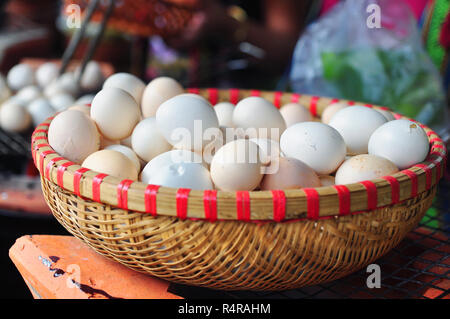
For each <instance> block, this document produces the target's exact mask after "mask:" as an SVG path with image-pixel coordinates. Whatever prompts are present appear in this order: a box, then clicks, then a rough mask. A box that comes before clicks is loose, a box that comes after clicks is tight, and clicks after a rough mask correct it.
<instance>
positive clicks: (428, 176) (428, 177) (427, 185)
mask: <svg viewBox="0 0 450 319" xmlns="http://www.w3.org/2000/svg"><path fill="white" fill-rule="evenodd" d="M415 167H418V168H421V169H422V170H423V171H424V172H425V176H426V180H425V189H426V190H428V189H430V187H431V179H432V176H431V169H430V168H429V167H428V166H427V165H425V164H417V165H416V166H415Z"/></svg>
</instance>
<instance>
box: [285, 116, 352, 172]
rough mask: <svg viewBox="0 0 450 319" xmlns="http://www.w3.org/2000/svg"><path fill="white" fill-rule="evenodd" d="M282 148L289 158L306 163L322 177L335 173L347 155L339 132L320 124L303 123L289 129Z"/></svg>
mask: <svg viewBox="0 0 450 319" xmlns="http://www.w3.org/2000/svg"><path fill="white" fill-rule="evenodd" d="M280 148H281V151H282V152H283V154H285V155H286V156H287V157H293V158H296V159H298V160H300V161H302V162H304V163H305V164H307V165H308V166H310V167H311V168H312V169H314V170H315V171H316V173H317V174H322V175H324V174H325V175H326V174H330V173H332V172H334V171H335V170H336V169H337V168H338V167H339V165H340V164H341V163H342V161H343V160H344V158H345V153H346V148H345V142H344V139H343V138H342V136H341V135H340V134H339V132H338V131H336V130H335V129H334V128H332V127H331V126H329V125H327V124H323V123H320V122H302V123H297V124H294V125H292V126H290V127H288V128H287V129H286V131H284V133H283V135H281V140H280Z"/></svg>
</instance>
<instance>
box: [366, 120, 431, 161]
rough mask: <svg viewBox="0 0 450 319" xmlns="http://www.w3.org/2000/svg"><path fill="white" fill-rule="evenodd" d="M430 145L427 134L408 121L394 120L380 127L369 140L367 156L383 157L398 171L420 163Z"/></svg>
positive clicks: (417, 125)
mask: <svg viewBox="0 0 450 319" xmlns="http://www.w3.org/2000/svg"><path fill="white" fill-rule="evenodd" d="M429 148H430V145H429V141H428V137H427V134H426V133H425V131H424V130H423V129H422V128H421V127H420V126H419V124H417V123H414V122H412V121H409V120H403V119H402V120H394V121H390V122H387V123H386V124H384V125H382V126H380V127H379V128H378V129H377V130H376V131H375V132H373V134H372V136H371V137H370V140H369V154H372V155H377V156H381V157H384V158H386V159H388V160H390V161H391V162H393V163H394V164H395V165H396V166H397V167H398V168H399V169H405V168H408V167H410V166H412V165H414V164H417V163H419V162H422V161H424V160H425V158H426V157H427V155H428V151H429Z"/></svg>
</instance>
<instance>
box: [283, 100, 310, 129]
mask: <svg viewBox="0 0 450 319" xmlns="http://www.w3.org/2000/svg"><path fill="white" fill-rule="evenodd" d="M280 113H281V116H283V119H284V121H285V122H286V127H289V126H292V125H294V124H295V123H301V122H310V121H312V120H313V116H312V115H311V112H309V110H308V109H307V108H306V107H304V106H303V105H301V104H298V103H288V104H286V105H283V106H282V107H281V109H280Z"/></svg>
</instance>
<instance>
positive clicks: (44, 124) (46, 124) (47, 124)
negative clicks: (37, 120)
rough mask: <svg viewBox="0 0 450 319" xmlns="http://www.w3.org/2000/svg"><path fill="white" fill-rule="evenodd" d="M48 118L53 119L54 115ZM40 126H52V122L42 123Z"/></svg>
mask: <svg viewBox="0 0 450 319" xmlns="http://www.w3.org/2000/svg"><path fill="white" fill-rule="evenodd" d="M47 120H53V117H49V118H48V119H47ZM39 126H50V123H41V124H39Z"/></svg>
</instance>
